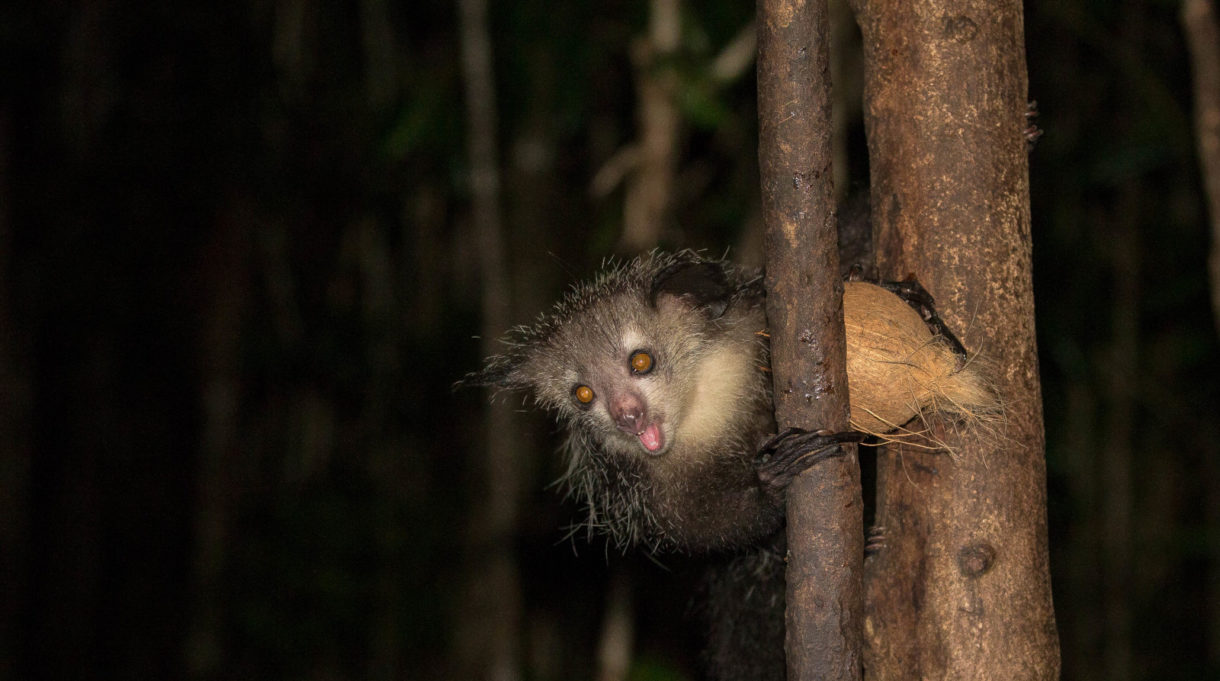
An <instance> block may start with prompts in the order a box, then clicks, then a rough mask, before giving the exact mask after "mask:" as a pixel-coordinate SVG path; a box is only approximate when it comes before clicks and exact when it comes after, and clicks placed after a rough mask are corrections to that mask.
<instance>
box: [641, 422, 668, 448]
mask: <svg viewBox="0 0 1220 681" xmlns="http://www.w3.org/2000/svg"><path fill="white" fill-rule="evenodd" d="M640 444H642V445H644V449H647V450H648V451H650V452H655V451H657V450H658V449H660V448H661V445H663V444H665V442H664V440H663V439H662V437H661V429H660V428H657V425H656V424H655V423H653V424H650V425H649V426H648V427H647V428H645V429H644V432H642V433H640Z"/></svg>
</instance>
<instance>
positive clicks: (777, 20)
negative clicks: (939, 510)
mask: <svg viewBox="0 0 1220 681" xmlns="http://www.w3.org/2000/svg"><path fill="white" fill-rule="evenodd" d="M758 30H759V62H758V90H759V95H758V109H759V126H760V137H759V163H760V170H761V175H762V188H763V216H764V221H765V224H766V258H767V282H766V283H767V320H768V325H769V328H770V330H771V364H772V369H773V371H774V375H773V381H774V387H775V408H776V409H775V410H776V419H777V421H778V423H779V427H780V428H781V429H782V428H784V427H788V426H800V427H803V428H826V429H830V430H836V431H840V430H846V429H847V427H848V404H847V372H846V368H845V367H846V341H845V336H844V330H843V306H842V297H843V284H842V281H841V280H840V279H839V274H838V272H839V267H838V250H837V238H836V225H835V214H834V186H833V185H834V183H833V176H832V166H831V144H830V138H831V123H830V68H829V51H828V48H827V36H828V35H829V29H828V19H827V8H826V3H825V2H824V1H823V0H806V1H802V0H760V2H759V3H758ZM845 449H847V450H848V455H847V456H844V457H842V458H836V459H832V460H829V461H827V462H825V463H824V464H821V465H818V466H815V467H814V468H812V469H810V470H808V471H806V472H805V473H804V474H802V475H800V476H798V477H797V478H796V479H795V480H794V481H793V483H792V486H791V487H790V488H789V490H788V549H789V564H788V592H787V616H786V623H787V645H786V650H787V660H788V678H789V679H791V680H792V681H800V680H802V679H813V678H818V679H858V678H859V676H860V636H859V630H858V625H859V616H858V613H859V602H860V572H861V569H862V566H861V562H862V560H861V556H862V553H863V549H862V541H863V539H862V504H861V501H860V473H859V466H858V465H857V460H856V454H855V447H854V446H849V447H846V448H845Z"/></svg>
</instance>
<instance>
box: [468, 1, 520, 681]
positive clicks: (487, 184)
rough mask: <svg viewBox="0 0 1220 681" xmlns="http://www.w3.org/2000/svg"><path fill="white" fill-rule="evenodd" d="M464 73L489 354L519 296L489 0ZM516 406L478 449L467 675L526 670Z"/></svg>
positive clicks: (500, 679) (493, 424)
mask: <svg viewBox="0 0 1220 681" xmlns="http://www.w3.org/2000/svg"><path fill="white" fill-rule="evenodd" d="M459 12H460V14H459V18H460V26H461V31H462V66H463V69H462V76H463V79H464V80H465V85H466V114H467V145H468V147H469V153H470V175H471V193H472V208H473V223H474V236H475V241H476V244H477V245H476V248H477V251H478V254H479V265H480V272H481V273H482V277H483V279H482V286H481V288H480V295H481V297H482V312H483V324H482V325H483V333H482V337H483V354H485V355H488V354H492V353H493V352H494V350H495V348H496V344H497V339H498V338H500V336H501V335H502V334H503V333H504V332H505V331H506V330H507V329H508V320H509V319H511V314H512V312H511V308H510V305H511V300H510V298H509V294H508V280H509V279H508V273H507V265H506V262H507V258H506V257H505V249H504V244H503V238H502V228H501V221H500V173H499V160H498V157H497V154H496V136H497V131H496V127H497V123H496V108H495V101H496V94H495V86H494V82H493V78H494V72H493V69H492V54H491V31H490V29H489V26H488V16H487V14H488V12H487V2H486V0H462V2H460V3H459ZM512 418H513V412H512V407H511V405H510V404H509V403H508V402H507V401H505V400H498V401H495V402H494V403H492V404H491V405H489V406H488V411H487V419H486V430H485V437H486V443H487V446H486V448H485V450H484V451H483V456H482V457H475V461H474V462H473V463H475V465H476V466H478V467H479V470H478V471H477V473H476V476H477V477H476V482H475V485H476V489H478V488H479V487H481V488H482V490H483V491H482V494H481V495H478V496H479V498H480V499H481V503H480V504H479V507H478V508H477V509H476V510H475V511H473V512H472V514H471V524H470V527H469V529H468V531H467V541H468V544H467V551H468V553H467V556H466V566H465V567H466V569H467V571H468V574H467V585H466V586H467V594H466V598H467V602H466V607H464V608H463V611H464V612H465V613H466V616H465V618H464V620H463V621H462V622H461V624H460V625H459V627H460V633H459V643H458V649H459V655H460V656H461V661H460V662H459V664H460V665H461V666H462V668H463V671H464V675H463V676H464V678H472V679H473V678H480V679H488V680H489V681H516V679H519V678H520V677H521V653H520V650H519V648H520V645H519V640H520V635H519V627H520V620H521V585H520V579H519V577H518V574H517V562H516V555H515V553H514V545H513V541H514V538H515V535H516V527H517V496H518V489H519V487H520V485H519V479H518V476H517V469H516V465H515V464H516V461H517V460H518V457H517V454H516V452H515V449H514V447H515V444H514V440H513V439H512V438H510V437H504V436H503V434H504V433H509V432H512V431H513V430H514V429H513V427H512Z"/></svg>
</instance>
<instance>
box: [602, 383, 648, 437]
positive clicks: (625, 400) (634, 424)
mask: <svg viewBox="0 0 1220 681" xmlns="http://www.w3.org/2000/svg"><path fill="white" fill-rule="evenodd" d="M609 408H610V417H611V418H613V419H614V424H615V425H616V426H618V428H619V430H621V431H623V432H625V433H630V434H632V435H639V434H640V433H641V432H643V431H644V428H645V422H646V420H647V419H646V418H645V416H646V415H647V411H646V410H645V408H644V400H642V399H641V398H640V397H639V396H638V395H635V394H632V393H623V394H620V395H615V396H614V397H613V398H611V399H610V405H609Z"/></svg>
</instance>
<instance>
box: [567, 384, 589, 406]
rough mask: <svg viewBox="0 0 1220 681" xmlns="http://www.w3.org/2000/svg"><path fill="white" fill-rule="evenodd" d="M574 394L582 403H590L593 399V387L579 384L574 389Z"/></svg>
mask: <svg viewBox="0 0 1220 681" xmlns="http://www.w3.org/2000/svg"><path fill="white" fill-rule="evenodd" d="M572 395H574V396H575V397H576V401H577V402H580V403H581V404H588V403H590V402H592V401H593V388H590V387H589V386H587V385H578V386H576V389H575V390H573V391H572Z"/></svg>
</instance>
